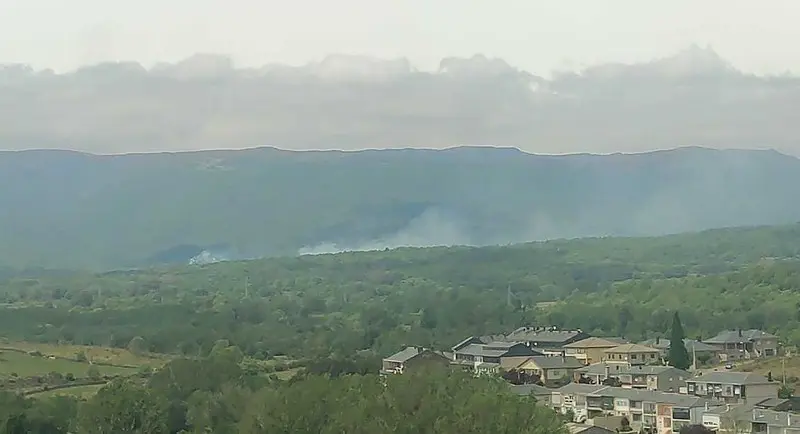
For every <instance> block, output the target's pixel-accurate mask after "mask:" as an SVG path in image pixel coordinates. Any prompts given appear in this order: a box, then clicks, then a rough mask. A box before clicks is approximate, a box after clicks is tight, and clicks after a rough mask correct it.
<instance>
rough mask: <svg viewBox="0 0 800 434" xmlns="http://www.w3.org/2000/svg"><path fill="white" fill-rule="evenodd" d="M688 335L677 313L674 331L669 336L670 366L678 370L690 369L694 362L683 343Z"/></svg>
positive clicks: (673, 326)
mask: <svg viewBox="0 0 800 434" xmlns="http://www.w3.org/2000/svg"><path fill="white" fill-rule="evenodd" d="M685 337H686V335H685V333H684V332H683V325H682V324H681V317H680V316H679V315H678V312H677V311H676V312H675V314H674V315H673V316H672V329H671V330H670V336H669V364H670V366H674V367H676V368H678V369H689V366H691V365H692V361H691V360H690V359H689V351H687V350H686V345H685V344H684V343H683V340H684V339H685Z"/></svg>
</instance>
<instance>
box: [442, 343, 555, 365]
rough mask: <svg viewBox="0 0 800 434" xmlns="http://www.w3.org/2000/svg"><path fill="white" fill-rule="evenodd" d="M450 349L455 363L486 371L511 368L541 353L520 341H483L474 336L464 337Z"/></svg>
mask: <svg viewBox="0 0 800 434" xmlns="http://www.w3.org/2000/svg"><path fill="white" fill-rule="evenodd" d="M452 350H453V361H454V362H455V363H457V364H461V365H465V366H471V367H472V368H473V369H474V370H475V371H479V372H486V373H492V372H498V371H499V370H500V368H503V369H512V368H514V367H516V366H518V365H519V364H520V363H522V362H524V361H525V360H527V359H528V358H529V357H532V356H541V355H542V353H540V352H538V351H535V350H533V349H532V348H530V347H529V346H528V345H526V344H525V343H522V342H489V343H484V342H483V340H481V339H480V338H476V337H469V338H467V339H464V340H463V341H461V342H459V343H458V344H456V345H455V346H454V347H453V348H452Z"/></svg>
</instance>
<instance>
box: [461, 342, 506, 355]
mask: <svg viewBox="0 0 800 434" xmlns="http://www.w3.org/2000/svg"><path fill="white" fill-rule="evenodd" d="M507 352H508V349H497V350H495V349H488V348H486V345H482V344H469V345H467V346H466V347H464V348H462V349H460V350H458V351H456V353H458V354H466V355H470V356H485V357H500V356H502V355H503V354H505V353H507Z"/></svg>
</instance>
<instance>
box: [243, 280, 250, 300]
mask: <svg viewBox="0 0 800 434" xmlns="http://www.w3.org/2000/svg"><path fill="white" fill-rule="evenodd" d="M244 298H250V276H244Z"/></svg>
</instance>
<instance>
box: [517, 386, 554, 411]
mask: <svg viewBox="0 0 800 434" xmlns="http://www.w3.org/2000/svg"><path fill="white" fill-rule="evenodd" d="M509 387H511V391H512V392H514V393H515V394H517V395H519V396H533V398H534V399H535V400H536V402H537V403H539V404H542V405H545V406H548V407H549V406H550V397H551V396H552V390H550V389H548V388H546V387H544V386H539V385H538V384H509Z"/></svg>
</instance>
